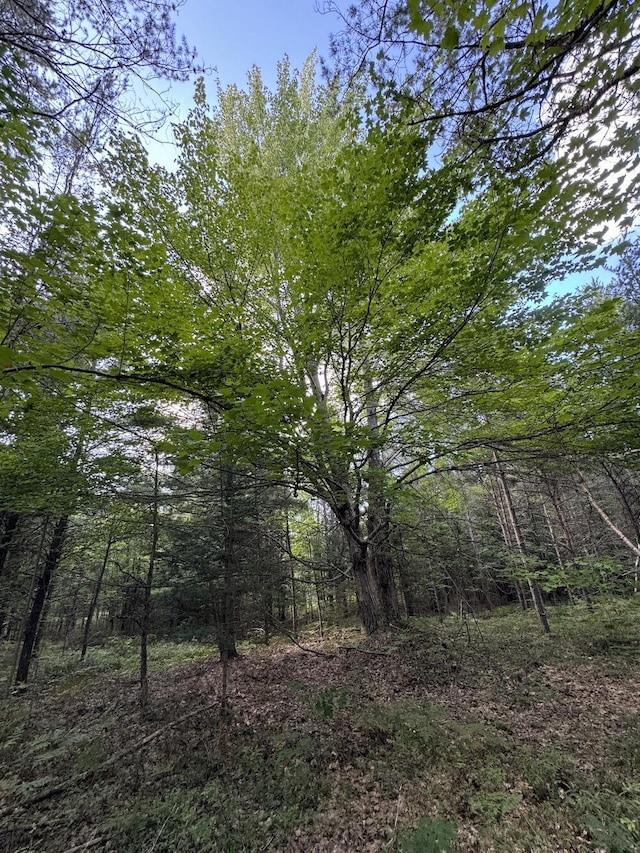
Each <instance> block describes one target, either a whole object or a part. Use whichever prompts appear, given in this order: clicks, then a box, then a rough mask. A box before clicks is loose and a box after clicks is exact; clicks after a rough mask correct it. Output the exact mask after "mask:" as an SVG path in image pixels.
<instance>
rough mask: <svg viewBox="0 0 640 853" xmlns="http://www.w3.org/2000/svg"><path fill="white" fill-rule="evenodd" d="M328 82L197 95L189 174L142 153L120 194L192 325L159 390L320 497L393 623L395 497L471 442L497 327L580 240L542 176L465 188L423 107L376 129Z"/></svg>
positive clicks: (373, 623)
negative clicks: (556, 213)
mask: <svg viewBox="0 0 640 853" xmlns="http://www.w3.org/2000/svg"><path fill="white" fill-rule="evenodd" d="M313 73H314V66H313V63H312V62H311V63H309V64H308V65H307V66H306V67H305V69H304V70H303V72H302V73H301V74H300V76H299V77H298V76H297V75H295V74H292V73H291V71H290V69H289V67H288V64H286V63H283V64H282V65H281V66H280V69H279V80H278V88H277V90H276V91H275V92H273V93H270V92H268V91H267V90H266V89H265V88H264V86H263V84H262V80H261V78H260V75H259V72H258V71H257V70H254V72H252V74H251V75H250V78H249V87H248V91H247V92H240V91H239V90H238V89H237V88H236V87H231V88H230V89H228V90H225V91H221V92H219V93H218V107H217V109H216V110H214V111H213V112H210V111H209V108H208V106H207V103H206V99H205V95H204V90H203V88H202V86H200V87H199V88H198V90H197V94H196V106H195V108H194V110H193V112H192V114H191V116H190V118H189V119H188V120H187V122H186V123H185V124H184V125H182V126H181V127H179V128H178V140H179V145H180V150H181V156H180V167H179V171H178V174H177V176H176V177H175V178H172V177H171V176H168V175H166V174H165V173H163V172H162V170H158V169H156V170H151V171H149V170H148V169H147V167H145V165H144V161H143V160H142V159H141V158H140V157H138V156H136V152H135V150H134V149H132V150H131V153H132V154H133V155H134V156H133V159H131V158H130V159H128V160H127V161H126V162H125V163H123V164H122V168H123V169H124V170H125V172H124V173H123V174H126V176H127V180H126V181H125V180H124V179H123V180H121V181H120V182H119V187H120V189H119V192H120V193H122V198H123V204H125V205H126V206H127V210H129V211H130V212H133V211H136V214H135V215H136V217H137V220H138V222H139V223H140V226H141V227H142V228H143V229H144V230H145V232H146V233H148V234H155V235H157V236H156V238H155V239H156V241H157V242H158V243H159V242H162V243H163V244H164V245H166V246H167V247H168V255H167V260H168V262H169V264H170V265H171V267H172V272H171V273H170V274H171V276H172V279H173V280H174V281H176V282H177V286H176V288H175V289H174V290H173V291H172V292H173V293H180V294H181V297H180V298H181V299H183V300H184V303H183V306H182V307H177V308H176V309H175V312H176V315H180V316H181V317H182V318H184V316H185V314H188V316H190V317H193V322H194V324H195V326H192V327H191V331H189V329H186V328H185V327H184V325H183V326H182V327H181V328H180V330H179V331H178V334H177V335H175V336H170V337H169V341H170V344H169V347H170V349H171V352H172V353H174V355H173V356H172V357H171V359H168V358H167V356H168V351H167V349H166V347H167V343H166V342H167V336H166V335H165V336H164V339H163V341H164V350H163V351H162V352H161V351H160V350H158V358H159V359H160V361H161V363H163V364H164V365H165V366H164V368H163V375H164V377H165V381H170V382H171V383H172V384H175V385H176V386H180V387H183V388H189V389H192V390H193V392H194V393H195V394H197V395H198V396H199V398H200V399H201V400H203V401H204V402H205V403H206V404H207V405H209V406H211V407H212V408H213V410H214V411H215V412H216V417H218V418H219V419H220V430H219V433H218V434H217V435H216V437H215V439H214V444H213V445H212V446H213V447H220V446H223V447H224V448H225V452H226V453H230V454H232V455H233V456H234V457H235V458H237V459H241V460H243V461H245V462H246V463H247V464H259V465H260V466H262V467H264V468H266V469H271V470H273V472H274V476H278V477H280V478H284V480H285V481H286V482H287V483H289V484H290V485H291V487H292V488H293V489H294V490H295V491H299V490H305V491H307V493H308V494H310V495H313V496H315V497H317V498H319V499H321V500H322V501H324V502H326V504H327V505H328V506H329V508H330V510H331V511H332V513H333V514H334V516H335V518H336V520H337V522H338V524H339V525H340V528H341V530H342V531H343V535H344V536H345V541H346V543H347V545H348V548H349V552H350V556H351V564H352V574H353V578H354V581H355V584H356V589H357V594H358V603H359V607H360V611H361V615H362V616H363V620H364V622H365V625H366V627H367V630H369V631H373V630H376V629H377V628H378V627H379V626H383V625H385V624H388V623H389V622H394V621H395V620H396V619H397V615H398V608H397V593H396V590H395V582H396V581H395V569H394V567H393V560H392V558H391V556H390V553H391V552H390V548H389V543H390V535H391V531H390V526H389V525H390V519H391V517H392V511H391V510H392V503H393V500H394V495H395V494H396V491H397V489H398V488H399V486H400V484H401V483H402V482H403V481H406V480H409V479H410V478H411V476H412V474H413V473H415V472H416V471H418V470H419V469H420V470H422V469H424V467H425V466H427V467H428V465H433V464H434V462H433V460H434V459H436V458H438V456H445V455H446V454H448V453H451V452H453V450H454V449H455V447H456V445H462V446H464V444H465V442H467V441H468V440H469V434H470V433H471V432H472V430H473V428H474V427H473V421H470V419H469V413H470V410H471V409H472V408H473V406H472V401H473V399H474V398H478V399H480V398H481V397H482V396H483V395H491V393H492V391H493V388H492V367H491V359H495V356H496V354H500V358H502V359H506V354H504V353H501V349H500V347H501V343H500V333H499V332H498V331H493V330H494V328H496V329H497V328H499V327H500V323H501V321H502V319H503V318H504V317H505V316H506V314H507V313H508V312H509V311H510V310H511V308H512V306H513V304H514V301H516V300H518V299H520V298H524V297H525V295H527V294H535V293H537V292H538V291H539V289H541V287H542V283H543V281H544V277H545V276H547V275H549V274H550V271H551V270H554V269H556V268H557V266H558V265H559V264H560V261H559V257H560V254H561V251H562V249H563V247H564V246H565V245H567V243H566V240H567V234H566V233H565V232H564V230H563V224H562V222H559V221H558V220H557V219H554V218H553V216H552V215H551V210H552V207H553V197H552V195H551V194H550V190H549V187H548V186H547V184H546V176H545V175H541V176H539V177H533V176H532V177H531V179H530V180H529V181H528V183H527V184H526V187H525V185H524V184H522V183H521V182H519V181H518V180H513V181H510V180H508V179H504V180H503V181H502V182H501V183H500V184H498V183H496V184H495V185H494V186H493V187H490V188H487V189H486V190H485V191H484V192H475V194H474V195H473V194H472V195H471V196H470V195H469V194H470V192H471V189H472V187H473V177H472V174H471V171H470V168H469V167H467V166H463V165H462V164H461V163H459V162H458V161H456V160H453V161H452V162H449V161H448V160H446V161H445V163H444V165H442V166H440V167H436V166H432V165H430V162H429V156H430V155H429V151H430V148H429V141H428V140H427V139H425V137H424V135H423V134H421V133H418V131H417V130H416V129H415V128H412V127H411V123H410V122H408V121H407V117H408V113H403V114H402V115H388V116H387V117H386V118H384V119H383V120H381V121H377V120H373V119H372V120H371V121H370V122H368V123H366V124H365V126H364V127H363V126H362V125H361V113H360V109H361V102H358V101H356V102H354V104H351V103H347V104H346V105H345V106H343V107H339V106H338V104H337V101H336V97H335V93H334V92H333V91H332V90H331V89H330V88H329V89H326V90H322V89H317V88H316V86H315V84H314V82H313ZM132 176H133V177H132ZM138 190H140V191H141V192H142V198H140V197H139V196H138ZM542 211H544V213H543V212H542ZM166 316H167V317H168V316H171V315H170V314H169V313H167V315H166ZM182 322H184V321H182ZM194 327H195V328H196V329H197V330H198V331H197V333H196V334H194V332H193V328H194ZM152 346H153V344H152ZM487 348H488V349H489V352H490V355H489V356H487V355H486V354H485V353H486V352H487ZM147 352H148V347H147ZM141 354H142V358H143V359H144V354H143V353H141ZM488 398H489V396H488V397H487V398H486V399H488ZM427 413H428V417H427V416H426V415H427ZM454 422H456V423H457V424H458V425H459V430H458V432H456V430H454V429H452V423H454ZM434 450H435V453H434Z"/></svg>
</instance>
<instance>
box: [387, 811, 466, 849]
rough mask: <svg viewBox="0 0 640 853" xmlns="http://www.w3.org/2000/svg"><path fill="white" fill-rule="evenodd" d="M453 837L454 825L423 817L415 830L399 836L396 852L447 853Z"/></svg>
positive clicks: (453, 839)
mask: <svg viewBox="0 0 640 853" xmlns="http://www.w3.org/2000/svg"><path fill="white" fill-rule="evenodd" d="M455 837H456V825H455V823H452V822H451V821H448V820H433V819H431V818H426V817H423V818H421V820H420V822H419V823H418V826H417V828H416V829H415V830H413V831H411V832H403V833H402V834H401V835H400V837H399V839H398V850H400V851H401V853H448V851H449V850H451V849H452V846H453V843H454V841H455Z"/></svg>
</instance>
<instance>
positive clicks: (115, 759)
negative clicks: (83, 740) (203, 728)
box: [0, 706, 208, 850]
mask: <svg viewBox="0 0 640 853" xmlns="http://www.w3.org/2000/svg"><path fill="white" fill-rule="evenodd" d="M207 707H208V706H205V707H202V706H200V707H198V708H196V709H195V710H192V711H189V713H188V714H185V715H184V716H182V717H178V719H177V720H173V721H172V722H170V723H169V724H168V725H166V726H162V728H160V729H156V730H155V731H154V732H151V734H148V735H146V736H145V737H143V738H142V739H141V740H139V741H138V742H137V743H134V744H133V745H132V746H127V747H125V748H124V749H120V750H118V752H114V753H113V755H111V756H110V757H109V758H107V760H106V761H103V762H102V764H100V765H99V766H98V767H93V768H91V769H90V770H85V771H84V772H82V773H77V774H76V775H75V776H72V777H71V778H70V779H66V780H65V781H64V782H60V783H59V784H58V785H54V786H53V787H51V788H48V789H46V790H44V791H40V793H38V794H35V795H34V796H32V797H29V798H28V799H27V800H25V801H24V802H22V803H20V805H21V806H23V807H24V808H28V807H29V806H33V805H35V804H36V803H41V802H43V800H49V799H51V797H57V796H58V795H59V794H64V792H65V791H68V790H69V789H70V788H73V787H75V786H76V785H79V784H80V783H81V782H87V781H88V780H89V779H93V778H94V777H95V776H99V775H101V774H102V773H104V772H106V771H107V770H109V769H110V768H111V767H113V765H114V764H118V763H119V762H120V761H121V760H122V759H123V758H126V757H127V756H128V755H132V754H133V753H135V752H139V751H140V750H141V749H144V747H145V746H148V745H149V744H150V743H152V742H153V741H154V740H156V739H157V738H159V737H160V736H161V735H163V734H164V733H165V732H168V731H171V729H173V728H175V726H179V725H180V723H184V722H185V721H186V720H189V719H191V717H195V716H197V715H198V714H202V713H203V711H205V710H206V708H207ZM12 811H13V810H12V809H9V808H6V809H3V810H2V811H0V819H1V818H4V817H7V816H8V815H10V814H11V813H12ZM76 849H78V850H81V849H83V848H82V847H79V848H76Z"/></svg>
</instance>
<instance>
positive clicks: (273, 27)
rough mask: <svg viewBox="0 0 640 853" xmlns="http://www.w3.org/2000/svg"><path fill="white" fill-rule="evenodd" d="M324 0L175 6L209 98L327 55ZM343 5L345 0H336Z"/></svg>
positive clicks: (165, 161) (182, 108)
mask: <svg viewBox="0 0 640 853" xmlns="http://www.w3.org/2000/svg"><path fill="white" fill-rule="evenodd" d="M326 2H327V0H209V2H207V0H186V2H185V3H184V5H183V6H181V7H180V8H179V10H178V15H177V19H176V30H177V32H178V34H180V35H184V36H185V37H186V39H187V42H188V43H189V45H190V46H192V47H195V48H196V50H197V52H198V61H199V62H200V63H202V64H203V65H204V66H205V67H207V68H209V69H211V71H210V72H209V74H207V76H206V80H207V89H208V91H209V94H210V96H211V97H213V95H214V92H215V87H216V81H217V80H218V79H219V80H220V82H221V83H222V85H223V86H228V85H230V84H232V83H237V84H238V85H239V86H241V87H242V86H243V85H244V83H245V81H246V78H247V74H248V72H249V71H250V70H251V68H252V67H253V66H254V65H257V66H258V67H259V68H260V69H261V71H262V76H263V80H264V82H265V84H266V85H267V86H270V87H272V86H274V84H275V80H276V66H277V64H278V62H279V61H280V60H281V59H282V58H283V57H284V56H285V55H287V56H288V57H289V59H290V61H291V65H292V67H293V68H301V67H302V65H303V64H304V62H305V60H306V59H307V58H308V56H309V55H310V54H311V52H312V51H313V50H316V51H317V53H318V56H319V57H323V56H324V57H328V55H329V36H330V34H331V33H332V32H338V31H339V30H340V29H341V28H342V24H341V21H340V19H339V18H338V17H337V16H336V15H335V14H334V13H325V14H322V13H321V11H320V10H321V9H322V8H323V7H324V6H325V4H326ZM340 5H341V6H342V7H343V8H345V7H346V6H347V5H348V0H340ZM193 91H194V83H193V81H191V82H189V83H185V84H179V85H177V84H174V85H173V87H172V91H171V98H172V100H173V101H175V102H176V107H177V109H176V112H175V114H174V115H173V116H172V119H171V122H176V121H178V120H181V119H184V118H185V117H186V115H187V112H188V110H189V109H190V106H191V104H192V101H193ZM171 122H169V123H167V124H166V125H165V126H164V128H163V129H162V131H161V132H160V134H159V135H158V138H157V141H156V142H151V143H150V144H149V146H148V147H149V153H150V157H151V159H152V160H155V161H157V162H159V163H161V164H162V165H165V166H167V167H169V168H171V166H172V164H173V160H174V149H173V146H172V145H171V138H172V131H171ZM594 275H595V276H596V277H598V278H600V279H601V280H609V279H610V278H611V275H610V274H608V273H607V271H606V270H603V269H600V270H596V271H594V272H584V273H579V274H574V275H569V276H567V277H566V278H565V279H564V280H563V281H562V282H558V281H556V282H553V284H552V286H551V288H550V291H551V295H560V294H563V293H567V292H570V291H572V290H574V289H575V288H576V287H579V286H580V285H582V284H586V283H588V282H589V281H590V280H591V279H592V278H593V277H594Z"/></svg>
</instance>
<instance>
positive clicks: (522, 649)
mask: <svg viewBox="0 0 640 853" xmlns="http://www.w3.org/2000/svg"><path fill="white" fill-rule="evenodd" d="M550 620H551V625H552V630H553V635H552V636H551V637H545V636H543V635H542V633H541V632H540V630H539V628H538V626H537V625H536V623H535V622H534V621H533V618H532V617H531V616H530V615H529V614H527V615H523V614H520V613H516V612H515V611H514V610H512V609H501V610H497V611H494V612H493V613H492V614H482V615H481V616H480V615H479V616H477V617H468V618H466V619H461V618H457V617H449V618H448V619H446V620H444V621H443V622H438V620H435V619H429V620H427V619H424V620H416V624H415V625H414V626H413V627H412V628H411V629H406V630H400V629H398V630H394V631H390V632H388V633H386V634H384V635H381V636H378V637H374V638H369V639H366V640H364V638H363V637H362V636H361V634H360V632H359V631H358V630H357V629H352V630H345V629H343V630H342V631H338V630H334V631H333V632H332V634H331V636H330V637H329V638H326V639H324V640H322V641H319V640H314V639H313V638H311V636H310V635H308V634H307V635H305V636H304V637H303V638H300V640H299V642H300V643H301V645H303V646H304V647H305V649H307V651H305V650H303V649H302V648H300V647H298V646H296V645H294V644H292V643H284V642H278V643H273V644H271V645H269V646H254V647H251V648H247V649H245V650H244V651H243V654H242V656H241V657H240V658H239V659H237V660H235V661H233V662H232V663H231V664H230V665H229V671H228V701H229V709H228V713H227V714H222V713H221V707H220V691H221V684H222V679H221V670H222V668H221V664H220V663H218V662H217V660H216V657H215V655H214V650H213V649H212V648H211V647H210V646H206V645H204V644H196V643H193V642H191V643H188V644H182V645H180V644H169V643H158V644H156V645H155V646H154V648H153V660H154V661H155V666H156V670H155V672H154V673H153V675H152V677H151V684H150V704H149V708H148V710H147V711H146V713H145V714H144V715H142V714H141V712H140V709H139V707H138V704H137V703H138V695H137V681H136V678H135V674H134V672H133V670H132V667H133V666H134V665H135V658H134V652H135V646H134V644H133V643H132V642H129V643H127V642H126V641H112V642H110V643H108V644H107V645H106V646H105V647H103V648H102V649H100V648H95V649H92V650H91V655H90V660H89V661H88V664H86V665H84V666H83V667H79V666H78V665H77V662H76V660H77V653H74V654H73V655H71V654H70V653H62V652H61V651H60V650H57V652H56V653H55V655H53V656H51V657H50V659H49V663H48V664H46V660H42V661H41V663H40V672H39V674H38V679H37V681H36V684H35V686H32V687H31V688H29V689H28V690H27V691H26V692H25V693H24V694H22V695H19V696H11V697H10V698H9V699H6V700H3V701H2V702H1V703H0V762H1V763H2V765H3V768H4V771H3V772H2V773H1V774H0V850H2V851H7V852H8V853H9V851H11V853H17V851H27V850H29V851H32V850H36V851H45V852H46V853H62V851H66V853H72V851H73V853H75V851H84V850H93V851H96V850H97V851H101V850H104V851H114V853H134V851H135V853H141V851H149V853H151V851H155V853H162V851H177V853H187V851H224V853H236V851H237V852H238V853H240V851H287V852H288V853H310V851H318V853H321V851H327V853H329V851H334V853H338V851H340V853H348V851H370V853H374V851H376V853H377V851H402V853H437V851H486V853H490V851H491V853H493V851H495V853H501V852H502V851H504V853H507V852H508V853H518V851H531V852H532V853H533V851H540V853H546V852H547V851H572V852H573V851H575V853H581V852H582V851H607V853H637V851H639V850H640V725H639V723H640V706H639V704H638V685H639V683H640V596H636V598H635V600H634V601H632V602H622V601H618V602H616V601H612V602H609V603H607V604H599V605H598V606H597V608H596V612H594V613H589V612H587V610H586V608H584V606H583V605H576V606H574V607H556V608H551V609H550ZM54 651H55V650H54ZM176 655H177V656H178V658H177V659H178V660H180V659H182V660H184V659H185V657H186V658H192V660H191V662H188V663H181V664H177V665H176V664H175V660H176ZM116 667H117V668H116Z"/></svg>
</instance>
